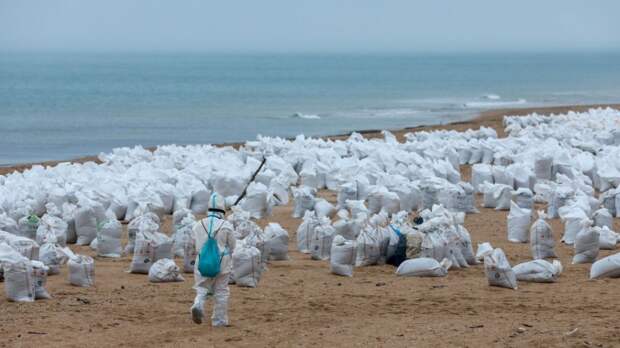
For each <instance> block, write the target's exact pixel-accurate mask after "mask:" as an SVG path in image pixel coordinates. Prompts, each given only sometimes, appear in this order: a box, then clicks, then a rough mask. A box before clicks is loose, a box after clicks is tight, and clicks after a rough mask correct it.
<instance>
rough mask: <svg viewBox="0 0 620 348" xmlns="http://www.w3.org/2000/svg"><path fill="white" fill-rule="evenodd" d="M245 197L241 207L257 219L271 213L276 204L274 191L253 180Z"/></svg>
mask: <svg viewBox="0 0 620 348" xmlns="http://www.w3.org/2000/svg"><path fill="white" fill-rule="evenodd" d="M246 192H247V194H246V196H245V199H244V200H243V202H242V203H241V208H242V209H243V210H245V211H247V212H248V213H250V216H252V217H253V218H256V219H261V218H263V217H265V216H269V215H271V210H272V208H273V206H274V205H275V204H274V202H273V200H272V199H271V197H272V192H271V191H269V189H268V188H267V186H265V185H263V184H261V183H257V182H253V183H251V184H250V185H249V186H248V189H247V191H246Z"/></svg>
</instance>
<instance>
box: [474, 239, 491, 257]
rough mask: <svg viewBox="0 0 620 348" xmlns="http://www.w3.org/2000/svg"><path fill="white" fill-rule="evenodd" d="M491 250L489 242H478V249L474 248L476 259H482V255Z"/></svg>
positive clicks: (487, 253) (489, 252)
mask: <svg viewBox="0 0 620 348" xmlns="http://www.w3.org/2000/svg"><path fill="white" fill-rule="evenodd" d="M492 252H493V247H492V246H491V243H489V242H484V243H479V244H478V250H476V260H478V261H482V260H484V257H485V256H487V255H489V254H491V253H492Z"/></svg>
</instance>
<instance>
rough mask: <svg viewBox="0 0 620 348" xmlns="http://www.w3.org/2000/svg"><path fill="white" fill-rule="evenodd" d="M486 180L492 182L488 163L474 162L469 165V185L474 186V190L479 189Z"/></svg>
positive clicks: (491, 172)
mask: <svg viewBox="0 0 620 348" xmlns="http://www.w3.org/2000/svg"><path fill="white" fill-rule="evenodd" d="M485 182H488V183H490V184H493V171H492V169H491V166H490V165H488V164H474V165H473V166H472V167H471V185H472V186H473V187H474V191H475V192H476V193H477V192H481V191H480V185H482V184H483V183H485Z"/></svg>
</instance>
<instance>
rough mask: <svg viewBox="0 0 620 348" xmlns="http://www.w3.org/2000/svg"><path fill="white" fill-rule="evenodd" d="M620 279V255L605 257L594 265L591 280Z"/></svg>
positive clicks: (591, 270)
mask: <svg viewBox="0 0 620 348" xmlns="http://www.w3.org/2000/svg"><path fill="white" fill-rule="evenodd" d="M618 277H620V253H617V254H613V255H610V256H607V257H604V258H602V259H600V260H598V261H596V262H595V263H593V264H592V267H591V268H590V279H599V278H618Z"/></svg>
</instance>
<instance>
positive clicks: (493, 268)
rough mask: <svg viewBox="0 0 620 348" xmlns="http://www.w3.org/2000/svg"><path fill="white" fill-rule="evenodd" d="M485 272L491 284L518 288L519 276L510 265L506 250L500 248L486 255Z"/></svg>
mask: <svg viewBox="0 0 620 348" xmlns="http://www.w3.org/2000/svg"><path fill="white" fill-rule="evenodd" d="M484 273H485V274H486V276H487V280H488V281H489V285H491V286H499V287H502V288H509V289H516V288H517V276H516V275H515V272H514V271H513V270H512V267H510V263H508V259H506V255H505V254H504V251H503V250H502V249H500V248H497V249H495V250H493V252H492V253H490V254H488V255H487V256H485V257H484Z"/></svg>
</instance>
